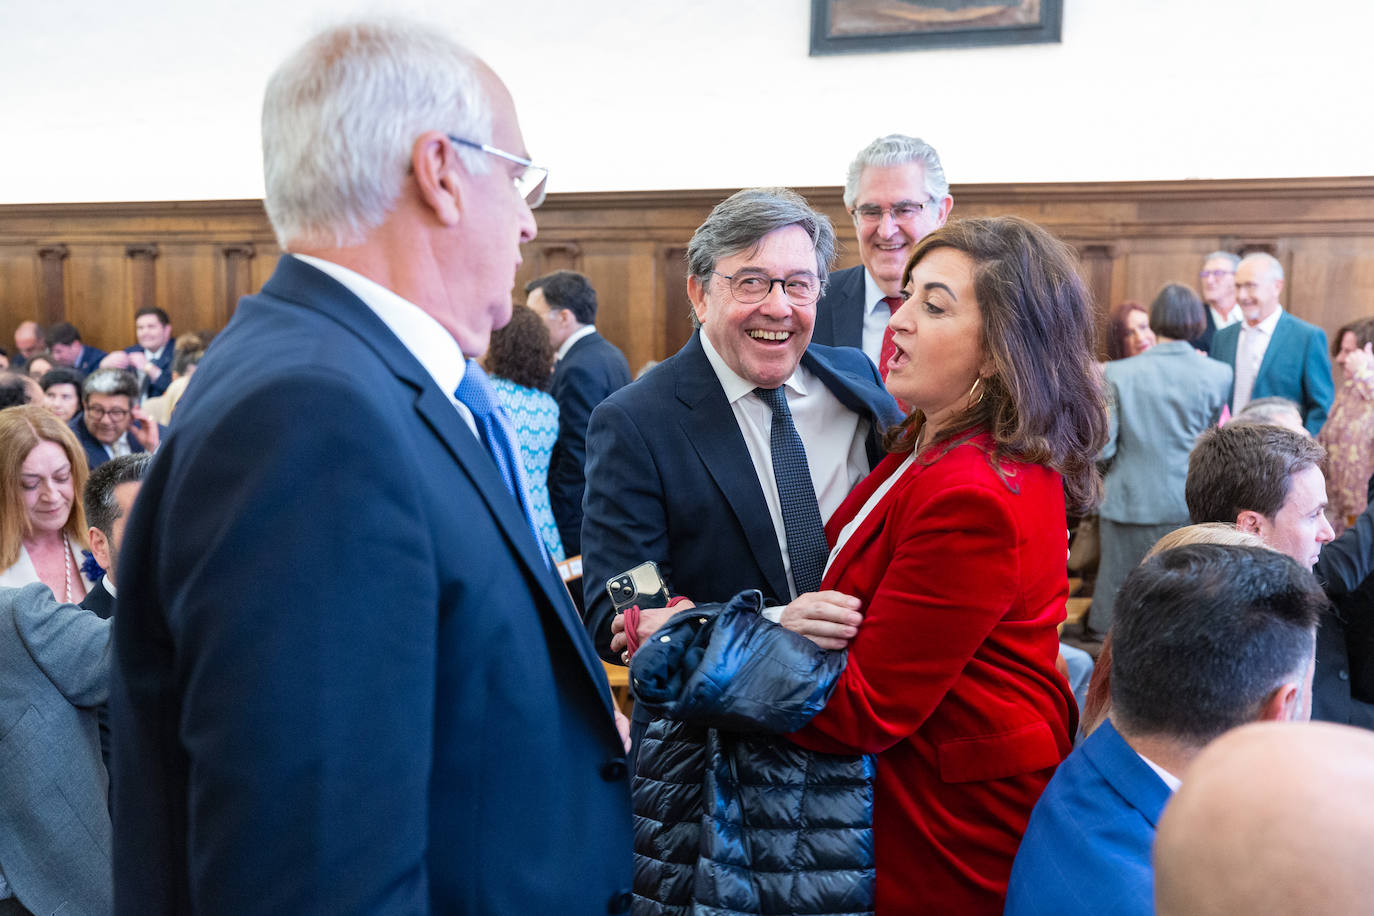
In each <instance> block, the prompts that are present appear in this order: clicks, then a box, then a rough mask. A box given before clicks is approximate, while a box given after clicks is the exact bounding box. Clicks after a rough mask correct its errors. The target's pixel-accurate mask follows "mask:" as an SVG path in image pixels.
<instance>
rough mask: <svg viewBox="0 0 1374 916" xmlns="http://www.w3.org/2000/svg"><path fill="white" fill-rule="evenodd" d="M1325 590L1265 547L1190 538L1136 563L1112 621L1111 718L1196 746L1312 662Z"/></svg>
mask: <svg viewBox="0 0 1374 916" xmlns="http://www.w3.org/2000/svg"><path fill="white" fill-rule="evenodd" d="M1327 606H1328V603H1327V598H1326V594H1325V593H1324V592H1323V591H1322V589H1321V586H1319V585H1318V584H1317V580H1316V579H1315V578H1314V577H1313V576H1312V573H1311V572H1310V571H1309V570H1306V569H1303V568H1302V567H1301V566H1299V565H1298V564H1297V563H1296V562H1295V561H1294V560H1293V559H1292V558H1290V557H1288V556H1285V555H1284V554H1281V553H1279V552H1278V551H1275V550H1269V549H1268V548H1263V547H1233V546H1226V545H1222V544H1191V545H1188V546H1186V547H1175V548H1174V549H1172V550H1165V551H1163V552H1161V553H1159V554H1156V555H1155V556H1153V557H1150V558H1149V559H1147V560H1145V562H1143V563H1141V564H1140V566H1138V567H1137V568H1136V569H1134V570H1132V571H1131V573H1130V575H1128V576H1127V577H1126V581H1125V582H1123V583H1122V585H1121V590H1120V591H1119V592H1118V593H1117V596H1116V615H1115V618H1114V620H1113V623H1112V720H1113V721H1114V722H1115V723H1116V724H1117V725H1118V726H1119V727H1120V729H1121V731H1122V732H1123V733H1126V734H1128V735H1163V736H1168V737H1171V738H1175V739H1178V740H1182V741H1185V742H1187V743H1189V744H1192V745H1195V746H1200V745H1202V744H1205V743H1207V742H1208V741H1210V740H1212V739H1213V738H1215V737H1217V736H1218V735H1220V734H1221V733H1222V732H1224V731H1226V730H1227V729H1230V728H1234V727H1236V726H1238V725H1243V724H1245V723H1246V722H1252V721H1254V720H1255V719H1257V718H1258V717H1259V714H1260V710H1261V708H1262V707H1263V705H1264V702H1265V700H1266V699H1267V698H1268V697H1269V696H1270V695H1271V694H1273V692H1274V691H1275V690H1276V689H1277V688H1278V687H1280V686H1281V685H1282V684H1283V683H1284V682H1285V681H1286V680H1289V679H1291V678H1293V677H1294V676H1295V675H1296V676H1299V677H1300V676H1301V675H1302V673H1303V672H1305V670H1306V666H1307V665H1308V664H1310V663H1311V658H1312V650H1313V647H1314V646H1315V642H1316V626H1317V620H1318V618H1319V617H1320V616H1321V613H1322V612H1323V611H1324V610H1325V609H1326V608H1327Z"/></svg>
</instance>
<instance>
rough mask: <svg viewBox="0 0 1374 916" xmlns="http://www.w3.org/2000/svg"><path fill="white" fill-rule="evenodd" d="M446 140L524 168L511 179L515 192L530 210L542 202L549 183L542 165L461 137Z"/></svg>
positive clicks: (451, 137)
mask: <svg viewBox="0 0 1374 916" xmlns="http://www.w3.org/2000/svg"><path fill="white" fill-rule="evenodd" d="M448 138H449V140H451V141H452V142H454V143H457V144H458V145H459V146H470V147H472V148H473V149H480V150H481V151H482V152H484V153H489V154H491V155H493V156H500V157H501V158H502V159H505V160H507V161H508V162H514V163H515V164H516V165H523V166H524V168H523V169H521V171H520V174H518V175H516V176H514V177H513V178H512V179H511V180H512V181H513V182H514V183H515V190H516V191H518V192H519V194H520V196H521V197H523V198H525V203H526V204H528V205H529V208H530V209H531V210H533V209H534V208H535V207H537V206H539V205H540V204H542V203H543V202H544V191H545V186H546V185H547V184H548V181H549V170H548V169H546V168H544V167H543V166H542V165H535V164H534V163H533V162H531V161H529V160H528V159H526V158H524V157H523V156H517V155H515V154H514V153H508V152H506V151H505V150H500V149H497V148H496V147H494V146H487V144H485V143H474V142H473V141H471V140H464V139H463V138H462V137H455V136H453V134H449V136H448Z"/></svg>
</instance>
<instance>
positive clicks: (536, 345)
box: [483, 305, 553, 391]
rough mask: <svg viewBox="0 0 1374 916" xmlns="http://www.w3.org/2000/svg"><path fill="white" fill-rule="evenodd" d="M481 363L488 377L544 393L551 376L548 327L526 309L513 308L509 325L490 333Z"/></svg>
mask: <svg viewBox="0 0 1374 916" xmlns="http://www.w3.org/2000/svg"><path fill="white" fill-rule="evenodd" d="M483 362H485V363H486V367H487V372H488V373H489V374H491V375H495V376H498V377H500V378H503V379H507V380H508V381H512V382H514V383H515V384H517V385H523V386H524V387H526V388H535V389H537V390H539V391H544V390H545V389H547V388H548V386H549V379H550V378H551V377H552V376H553V341H551V340H550V339H549V326H548V325H547V324H545V323H544V319H543V318H541V317H540V316H539V314H538V313H536V312H535V311H533V310H532V309H530V308H529V307H527V306H523V305H517V306H515V308H514V309H513V310H512V311H511V316H510V323H509V324H507V325H506V326H505V327H504V328H501V329H500V330H497V331H492V332H491V346H490V347H489V348H488V349H487V356H486V359H485V360H484V361H483Z"/></svg>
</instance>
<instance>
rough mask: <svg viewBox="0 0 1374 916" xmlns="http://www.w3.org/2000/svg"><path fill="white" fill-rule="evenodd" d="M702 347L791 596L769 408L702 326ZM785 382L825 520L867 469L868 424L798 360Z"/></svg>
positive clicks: (818, 502)
mask: <svg viewBox="0 0 1374 916" xmlns="http://www.w3.org/2000/svg"><path fill="white" fill-rule="evenodd" d="M701 348H702V349H703V350H704V351H705V352H706V359H707V361H708V362H710V364H711V368H712V369H713V370H715V373H716V378H717V379H719V380H720V386H721V388H722V389H724V391H725V399H726V400H727V401H729V402H730V409H731V410H732V411H733V412H734V414H735V422H737V423H738V424H739V431H740V433H741V434H742V435H743V436H744V444H745V446H746V447H747V448H748V449H749V457H750V458H752V459H753V461H754V472H755V474H756V475H757V476H758V480H759V488H760V489H761V490H762V491H763V498H764V502H766V503H767V504H768V514H769V516H771V517H772V520H773V531H774V533H775V534H776V535H777V538H778V546H779V547H780V549H781V552H782V563H783V566H784V568H786V570H787V584H788V587H789V588H790V589H791V590H792V597H793V598H795V597H797V586H796V583H795V582H793V581H792V562H791V560H790V559H789V558H788V556H787V531H786V528H785V526H784V525H783V521H782V501H781V500H779V499H778V484H777V481H776V479H775V478H774V477H773V448H772V445H771V443H770V437H771V435H772V432H773V411H772V409H771V408H769V406H768V405H767V404H765V403H764V402H763V401H762V400H760V399H759V397H758V396H757V395H755V394H754V389H755V388H756V387H758V386H757V385H755V384H754V383H753V382H750V381H748V380H747V379H744V378H741V377H740V376H739V375H737V374H736V373H735V371H734V370H733V369H731V368H730V367H729V366H727V365H726V364H725V360H724V359H723V358H722V357H721V355H720V354H719V353H718V352H716V348H715V347H714V346H712V345H711V339H710V338H709V337H708V336H707V335H706V332H705V331H703V332H702V334H701ZM783 388H784V390H785V393H786V396H787V409H788V410H789V411H791V413H792V422H793V424H794V425H795V426H796V427H797V435H798V436H800V437H801V441H802V445H803V447H805V449H806V464H807V468H808V469H809V470H810V471H811V484H812V486H813V487H815V490H816V503H817V504H818V505H819V506H820V510H821V521H822V522H824V521H826V520H827V519H829V518H830V516H831V515H832V514H834V512H835V510H836V509H838V508H839V506H840V503H842V502H844V498H845V497H846V496H848V495H849V491H850V490H852V489H854V485H855V484H857V483H858V482H859V481H860V480H862V479H863V478H864V476H865V475H867V474H868V450H867V448H866V445H865V443H866V440H867V437H868V430H869V426H870V425H871V424H870V423H869V421H868V420H867V419H866V418H864V417H861V416H859V415H858V414H856V413H854V412H853V411H852V410H850V409H849V408H848V407H845V406H844V405H843V404H841V403H840V400H839V398H837V397H835V395H834V394H832V393H831V391H830V389H829V388H826V387H825V385H824V384H823V383H822V382H821V380H820V379H818V378H816V376H815V375H814V374H812V373H811V372H810V371H808V370H807V369H805V368H803V367H802V366H801V364H800V363H799V364H798V365H797V369H796V371H795V372H793V373H792V377H791V378H789V379H788V380H787V381H786V382H785V383H784V384H783Z"/></svg>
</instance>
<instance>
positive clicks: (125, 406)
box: [83, 393, 132, 445]
mask: <svg viewBox="0 0 1374 916" xmlns="http://www.w3.org/2000/svg"><path fill="white" fill-rule="evenodd" d="M83 416H84V417H85V420H86V429H88V430H89V431H90V433H91V435H92V436H95V438H96V440H97V441H98V442H100V443H101V444H102V445H112V444H113V443H114V441H115V440H116V439H118V438H119V437H120V436H122V435H124V432H125V431H126V430H127V429H128V428H129V421H130V420H131V419H132V414H130V413H129V398H128V396H127V395H123V394H97V393H91V394H88V395H86V412H85V414H83Z"/></svg>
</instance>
